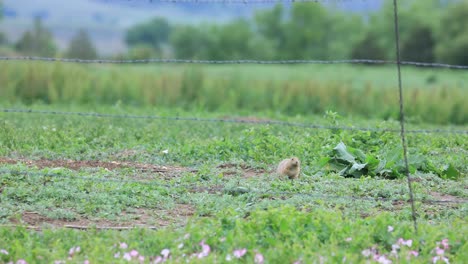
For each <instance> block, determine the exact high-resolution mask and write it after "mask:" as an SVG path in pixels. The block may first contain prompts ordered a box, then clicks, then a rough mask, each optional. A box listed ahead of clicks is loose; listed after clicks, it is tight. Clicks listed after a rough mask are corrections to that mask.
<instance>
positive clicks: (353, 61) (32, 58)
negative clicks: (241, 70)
mask: <svg viewBox="0 0 468 264" xmlns="http://www.w3.org/2000/svg"><path fill="white" fill-rule="evenodd" d="M0 61H44V62H67V63H81V64H149V63H173V64H397V63H398V62H397V61H391V60H370V59H351V60H189V59H135V60H112V59H94V60H85V59H76V58H50V57H35V56H13V57H5V56H3V57H0ZM400 64H401V65H408V66H418V67H431V68H449V69H468V65H452V64H444V63H430V62H414V61H401V62H400Z"/></svg>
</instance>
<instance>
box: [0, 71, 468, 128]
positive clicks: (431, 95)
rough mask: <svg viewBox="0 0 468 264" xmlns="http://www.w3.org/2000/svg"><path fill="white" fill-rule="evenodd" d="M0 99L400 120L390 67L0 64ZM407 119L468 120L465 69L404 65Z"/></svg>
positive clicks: (450, 121)
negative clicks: (329, 112)
mask: <svg viewBox="0 0 468 264" xmlns="http://www.w3.org/2000/svg"><path fill="white" fill-rule="evenodd" d="M0 67H1V69H2V71H0V83H1V84H2V86H1V89H0V98H1V99H0V100H2V101H3V103H7V102H9V103H11V102H23V103H32V102H36V103H37V102H43V103H52V104H53V103H66V104H70V103H72V104H86V105H103V104H105V105H114V104H116V103H122V104H125V105H135V106H136V105H138V106H147V107H170V108H172V107H174V106H176V107H179V108H182V109H185V110H195V111H197V110H200V109H202V110H208V111H212V112H218V111H228V112H240V111H243V112H244V113H249V112H258V111H261V112H273V113H281V114H283V115H288V116H295V115H310V114H319V115H321V114H323V113H324V112H325V111H327V110H333V111H336V112H338V113H340V114H341V115H343V116H347V117H364V118H379V119H397V118H398V111H399V108H398V93H397V88H396V84H397V80H396V70H395V67H393V66H388V67H387V66H382V67H365V66H356V65H353V66H351V65H137V66H134V65H117V66H115V65H72V64H66V63H54V64H50V63H29V62H0ZM403 85H404V88H405V98H406V99H405V103H406V113H407V115H408V120H410V121H411V122H413V123H418V122H420V123H436V124H461V125H466V124H467V123H468V105H467V104H466V103H465V99H464V98H466V97H468V77H467V74H466V73H465V72H464V71H461V70H460V71H456V70H451V71H450V70H444V69H417V68H410V67H403Z"/></svg>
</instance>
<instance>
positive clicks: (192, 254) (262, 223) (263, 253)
mask: <svg viewBox="0 0 468 264" xmlns="http://www.w3.org/2000/svg"><path fill="white" fill-rule="evenodd" d="M419 228H420V235H419V236H416V235H415V234H414V232H413V231H412V225H411V223H410V222H408V221H405V220H403V221H402V220H401V219H399V218H397V217H393V216H389V215H388V214H382V215H380V216H377V217H375V218H365V219H357V220H353V221H349V220H348V219H346V218H343V215H342V214H341V213H339V212H337V211H336V210H333V209H329V210H316V209H308V210H305V209H304V210H296V209H294V208H291V207H280V208H272V209H270V210H268V211H256V212H254V213H252V214H251V215H249V216H248V217H246V218H245V219H243V218H239V217H237V213H236V212H234V211H226V212H224V213H221V214H219V215H218V216H217V217H216V218H210V219H201V220H196V221H194V222H192V223H190V224H189V225H188V226H187V227H186V228H184V229H182V230H178V231H175V232H174V231H172V230H167V229H164V230H159V231H151V230H145V229H135V230H131V231H120V232H115V231H97V230H88V231H76V230H43V231H42V232H40V233H38V232H31V231H27V230H25V229H23V228H18V229H13V230H12V229H8V228H1V229H0V235H1V236H2V241H0V250H3V252H0V261H4V262H8V261H11V260H19V259H23V260H26V261H28V263H33V262H36V261H40V262H47V263H50V262H54V261H67V262H73V263H84V261H86V260H89V261H90V263H95V262H99V263H128V260H130V261H132V262H133V263H138V262H139V263H149V262H150V261H154V262H152V263H161V262H165V261H166V260H167V261H168V262H169V263H185V262H186V261H190V262H191V263H207V262H209V263H225V262H228V261H230V262H233V263H343V262H344V263H366V262H368V261H370V262H371V263H391V262H389V261H393V262H396V263H428V262H431V263H433V262H434V263H444V260H447V261H450V263H462V262H463V261H464V260H466V259H467V258H468V255H467V252H468V248H467V243H466V236H467V235H468V230H467V228H466V222H465V221H461V220H452V221H450V222H444V223H437V224H429V223H427V222H424V223H421V224H420V226H419ZM32 245H34V250H31V247H32ZM6 253H7V254H6ZM385 261H387V262H385Z"/></svg>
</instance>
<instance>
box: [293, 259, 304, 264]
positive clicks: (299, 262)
mask: <svg viewBox="0 0 468 264" xmlns="http://www.w3.org/2000/svg"><path fill="white" fill-rule="evenodd" d="M293 264H302V261H301V260H300V259H299V260H296V261H294V263H293Z"/></svg>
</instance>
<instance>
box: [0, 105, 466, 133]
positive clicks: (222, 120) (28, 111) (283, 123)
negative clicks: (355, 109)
mask: <svg viewBox="0 0 468 264" xmlns="http://www.w3.org/2000/svg"><path fill="white" fill-rule="evenodd" d="M0 112H3V113H26V114H40V115H65V116H87V117H97V118H115V119H152V120H168V121H192V122H212V123H240V124H258V125H280V126H292V127H303V128H310V129H328V130H347V131H365V132H366V131H367V132H389V133H400V132H401V131H400V130H399V129H396V128H395V129H393V128H372V127H354V126H352V127H351V126H329V125H319V124H310V123H297V122H287V121H278V120H246V119H241V118H198V117H180V116H155V115H130V114H102V113H91V112H63V111H49V110H33V109H12V108H3V109H0ZM406 133H414V134H433V133H444V134H465V135H468V130H447V129H413V130H407V131H406Z"/></svg>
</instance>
